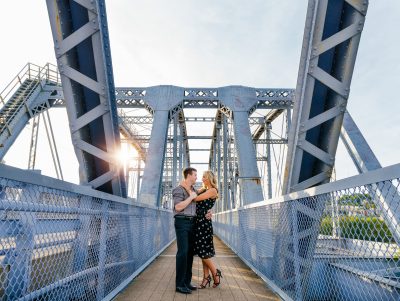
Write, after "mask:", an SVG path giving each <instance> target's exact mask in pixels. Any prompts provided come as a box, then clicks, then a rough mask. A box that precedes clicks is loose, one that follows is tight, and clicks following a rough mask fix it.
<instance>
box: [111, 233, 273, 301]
mask: <svg viewBox="0 0 400 301" xmlns="http://www.w3.org/2000/svg"><path fill="white" fill-rule="evenodd" d="M214 245H215V248H216V254H217V256H216V257H214V259H215V263H216V265H217V267H218V268H220V269H221V270H222V276H223V278H222V279H221V284H220V286H219V287H217V288H212V287H210V288H208V287H207V288H206V289H202V290H199V289H198V290H196V291H193V293H192V294H190V295H184V294H180V293H176V292H175V254H176V242H174V243H173V244H171V246H169V247H168V248H167V249H166V250H165V251H164V252H163V253H162V254H161V255H160V256H159V257H158V258H157V259H156V260H154V262H153V263H152V264H150V266H148V267H147V268H146V269H145V270H144V271H143V272H142V273H141V274H140V275H139V276H138V277H136V278H135V279H134V280H133V281H132V282H131V283H130V284H129V285H128V286H127V287H126V288H125V289H124V290H123V291H122V292H121V293H120V294H119V295H117V296H116V297H115V299H114V300H117V301H128V300H129V301H131V300H140V301H142V300H143V301H144V300H146V301H147V300H151V301H155V300H163V301H164V300H177V301H184V300H187V301H190V300H199V301H201V300H213V301H222V300H229V301H231V300H240V301H242V300H247V301H250V300H251V301H253V300H254V301H255V300H281V299H280V298H279V296H278V295H276V294H275V293H273V292H272V291H271V290H270V289H269V288H268V287H267V286H266V284H265V283H264V282H263V281H262V279H261V278H259V277H258V276H257V275H256V274H255V273H254V272H253V271H252V270H251V269H250V268H249V267H247V265H245V264H244V263H243V261H241V260H240V258H239V257H237V256H236V255H235V254H234V253H233V252H232V251H231V250H230V249H229V248H228V247H227V246H226V245H225V244H224V243H223V242H222V241H221V240H220V239H218V238H217V237H214ZM202 271H203V269H202V265H201V260H200V259H199V258H198V257H197V256H196V257H195V258H194V262H193V278H192V283H193V284H196V285H198V284H199V283H200V282H201V279H202V276H203V275H202V274H203V272H202ZM211 286H212V283H211Z"/></svg>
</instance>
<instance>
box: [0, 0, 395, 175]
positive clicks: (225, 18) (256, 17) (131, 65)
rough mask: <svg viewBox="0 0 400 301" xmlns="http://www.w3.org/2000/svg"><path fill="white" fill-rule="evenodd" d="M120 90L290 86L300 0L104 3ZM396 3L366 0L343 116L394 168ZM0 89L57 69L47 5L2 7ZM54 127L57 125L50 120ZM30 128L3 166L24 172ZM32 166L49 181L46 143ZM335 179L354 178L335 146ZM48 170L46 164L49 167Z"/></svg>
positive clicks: (70, 165)
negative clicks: (29, 70) (34, 67)
mask: <svg viewBox="0 0 400 301" xmlns="http://www.w3.org/2000/svg"><path fill="white" fill-rule="evenodd" d="M106 5H107V16H108V25H109V31H110V42H111V53H112V59H113V70H114V79H115V84H116V86H117V87H127V86H128V87H147V86H154V85H160V84H164V85H169V84H171V85H177V86H182V87H221V86H226V85H244V86H250V87H259V88H295V86H296V82H297V75H298V66H299V60H300V51H301V46H302V39H303V31H304V22H305V15H306V9H307V1H306V0H297V1H290V0H280V1H272V0H246V1H244V0H243V1H239V0H229V1H228V0H220V1H211V0H204V1H195V0H170V1H165V0H164V1H163V0H157V1H156V0H154V1H152V0H149V1H137V0H129V1H128V0H126V1H123V0H120V1H118V0H114V1H107V3H106ZM399 14H400V1H398V0H379V1H370V4H369V9H368V13H367V18H366V22H365V27H364V31H363V33H362V37H361V42H360V47H359V51H358V56H357V60H356V64H355V70H354V73H353V80H352V85H351V91H350V98H349V103H348V107H347V108H348V111H349V112H350V114H351V115H352V117H353V119H354V120H355V122H356V123H357V125H358V126H359V128H360V129H361V131H362V133H363V135H364V137H365V138H366V140H367V141H368V143H369V144H370V146H371V148H372V150H373V151H374V152H375V155H376V156H377V158H378V159H379V161H380V162H381V164H382V165H383V166H388V165H392V164H396V163H399V155H398V150H399V149H400V122H399V117H398V114H399V112H400V101H399V96H398V94H397V92H395V91H396V87H399V86H400V59H399V54H398V53H399V49H400V47H399V44H400V38H399V37H400V34H399V28H400V18H398V16H399ZM0 36H1V50H0V91H1V90H3V88H4V87H5V86H6V85H7V84H8V83H9V82H10V80H11V79H12V78H13V77H14V76H15V75H16V74H17V73H18V72H19V70H20V69H21V68H22V67H23V66H24V65H25V64H26V63H27V62H32V63H35V64H38V65H44V64H45V63H46V62H50V63H53V64H55V63H56V60H55V56H54V49H53V41H52V35H51V29H50V24H49V19H48V14H47V7H46V1H1V2H0ZM51 116H52V120H53V126H54V131H55V133H56V137H55V139H56V142H57V145H58V150H59V153H60V157H61V158H62V163H61V165H62V167H63V170H64V174H65V175H64V176H65V179H66V180H68V181H70V182H75V183H77V181H78V172H77V168H78V167H77V163H76V160H74V158H73V157H72V159H71V154H73V148H72V144H71V141H70V138H69V129H68V125H67V118H66V114H65V111H64V110H63V109H57V110H55V109H54V110H51ZM56 121H57V122H56ZM29 141H30V129H29V127H27V129H26V130H24V132H23V133H22V134H21V137H20V138H18V140H17V142H16V143H15V144H14V145H13V147H12V148H11V150H10V151H9V153H8V154H7V156H6V157H5V161H6V163H7V164H10V165H13V166H16V167H20V168H26V167H27V162H28V153H29ZM39 152H40V155H39V156H38V163H37V165H38V168H39V169H42V170H43V173H44V174H48V175H53V174H54V173H53V172H52V167H51V166H49V162H51V161H50V159H49V156H50V155H49V154H50V153H49V151H48V146H47V143H45V138H44V137H43V139H41V141H40V143H39ZM336 163H337V167H336V169H337V175H338V178H343V177H347V176H351V175H354V174H356V171H355V169H354V168H352V167H350V166H351V165H352V163H351V161H350V159H349V157H348V155H347V154H346V151H345V150H344V149H343V146H342V145H341V144H339V148H338V153H337V156H336ZM50 165H51V164H50Z"/></svg>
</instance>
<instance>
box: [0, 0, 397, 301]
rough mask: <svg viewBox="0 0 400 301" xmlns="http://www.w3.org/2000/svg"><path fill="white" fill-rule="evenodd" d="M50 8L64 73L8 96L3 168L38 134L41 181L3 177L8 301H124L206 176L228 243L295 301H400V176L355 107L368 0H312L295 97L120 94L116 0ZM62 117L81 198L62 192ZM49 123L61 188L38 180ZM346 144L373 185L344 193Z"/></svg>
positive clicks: (242, 92)
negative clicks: (111, 26)
mask: <svg viewBox="0 0 400 301" xmlns="http://www.w3.org/2000/svg"><path fill="white" fill-rule="evenodd" d="M47 7H48V12H49V19H50V26H51V29H52V33H53V39H54V49H55V53H56V58H57V67H56V66H53V65H51V64H47V65H45V66H36V65H34V64H27V65H26V66H25V67H24V68H23V69H22V70H21V72H20V73H19V74H18V75H17V76H16V77H15V78H14V79H13V80H12V81H11V83H10V84H9V85H8V86H7V87H6V88H5V89H4V90H3V92H1V93H0V101H1V104H0V105H1V108H0V144H1V148H0V158H2V159H3V158H4V156H5V154H6V153H7V152H8V151H9V150H10V148H11V147H12V145H13V143H14V142H15V140H16V138H17V137H18V135H19V134H20V133H21V131H22V130H23V129H24V128H25V127H26V126H27V124H28V122H29V121H31V127H32V135H31V137H32V139H31V144H30V156H29V163H28V170H21V169H17V168H15V167H11V166H7V165H4V164H2V165H1V167H0V187H1V189H0V206H1V208H0V214H1V219H0V235H1V237H0V238H1V240H0V252H1V261H0V263H1V264H0V296H1V299H4V300H111V299H112V298H113V297H114V296H115V295H116V294H118V293H119V292H120V291H121V290H122V289H123V288H124V287H125V286H126V285H127V284H128V283H129V282H130V281H131V280H132V279H133V278H134V277H136V276H137V275H138V274H139V273H140V272H141V271H142V270H143V269H144V268H146V266H148V265H149V264H150V262H151V261H152V260H153V259H154V258H155V257H157V256H158V255H159V254H160V253H161V252H162V251H163V250H164V249H165V248H166V247H167V246H168V245H169V244H170V243H171V242H172V241H173V240H174V238H175V237H174V230H173V223H172V221H173V218H172V211H171V207H172V205H171V189H172V188H173V187H174V186H176V185H177V184H178V183H179V181H180V180H181V174H180V171H181V170H182V169H183V168H185V167H187V166H189V165H194V166H196V165H200V164H203V165H204V166H205V168H208V169H211V170H213V171H214V172H215V173H216V174H217V176H218V180H219V191H220V201H219V202H218V205H217V206H216V208H215V212H214V226H215V232H216V235H218V236H219V237H220V238H221V239H222V240H223V241H224V242H225V243H226V244H227V245H229V246H230V247H231V248H232V250H234V252H235V253H237V254H238V255H239V256H240V257H241V259H242V260H243V261H245V262H246V264H248V265H249V266H250V267H251V268H252V269H253V270H254V271H255V272H256V273H257V274H258V275H260V276H261V277H262V278H263V280H264V281H265V282H266V283H267V284H268V285H269V286H270V287H272V288H273V290H274V291H275V292H276V293H277V294H279V295H280V296H281V297H282V298H283V299H285V300H367V299H374V300H399V299H400V264H399V256H400V226H399V219H400V206H399V201H400V199H399V190H400V188H399V184H400V181H399V179H400V165H399V164H396V165H393V166H390V167H386V168H382V167H381V165H380V164H379V161H378V159H377V158H376V157H375V156H374V154H373V152H372V150H371V149H370V148H369V146H368V144H367V142H366V141H365V139H364V137H363V135H362V133H361V132H360V130H359V129H358V128H357V126H356V124H355V123H354V121H353V120H352V118H351V116H350V114H349V113H348V112H347V110H346V106H347V102H348V100H349V91H350V84H351V79H352V73H353V70H354V65H355V60H356V55H357V50H358V44H359V41H360V38H361V32H362V30H363V25H364V21H365V16H366V12H367V7H368V1H357V0H309V3H308V11H307V17H306V24H305V30H304V38H303V48H302V53H301V60H300V67H299V74H298V81H297V86H296V87H295V89H286V88H285V89H269V88H251V87H244V86H226V87H219V88H184V87H176V86H168V85H165V86H153V87H141V88H140V87H124V88H116V87H115V86H114V81H113V70H112V63H111V53H110V45H109V37H108V28H107V14H106V9H105V3H104V0H96V1H86V0H71V1H58V0H57V1H50V0H47ZM57 107H63V108H66V111H67V114H68V120H69V129H70V134H71V137H72V143H73V147H74V150H75V155H76V157H77V160H78V163H79V177H80V184H81V185H75V184H71V183H68V182H64V181H63V180H62V178H63V174H62V169H61V166H60V160H59V157H58V155H57V149H56V145H55V141H54V135H53V132H52V127H51V122H50V117H49V115H48V112H49V110H50V109H51V110H54V109H55V108H57ZM133 109H134V110H133ZM202 109H203V110H202ZM132 112H133V113H132ZM185 114H186V115H185ZM210 114H211V115H210ZM40 118H42V120H43V122H44V124H45V128H46V132H47V135H48V137H49V142H50V144H51V145H52V155H53V162H54V165H55V167H56V170H57V176H58V178H59V179H54V178H49V177H46V176H42V175H40V174H38V173H37V172H35V171H34V169H35V153H36V147H37V138H38V129H39V124H40V122H39V120H40ZM193 124H194V129H195V130H194V132H195V133H196V134H195V135H189V134H188V133H189V132H190V131H189V127H191V126H192V125H193ZM206 124H208V126H209V128H210V131H209V132H208V131H207V130H206V127H205V125H206ZM339 137H340V138H341V139H342V141H343V142H344V145H345V146H346V149H347V150H348V152H349V154H350V156H351V158H352V160H353V162H354V164H355V166H356V168H357V170H358V171H359V173H360V175H358V176H354V177H351V178H347V179H344V180H339V181H334V179H333V178H332V173H333V168H334V163H335V156H336V149H337V145H338V140H339ZM192 140H193V141H197V142H198V144H196V145H199V146H198V147H190V146H191V145H192ZM199 141H200V142H199ZM122 144H123V145H125V146H126V145H129V148H130V149H132V150H134V151H132V152H133V153H135V156H134V158H133V159H132V158H131V159H132V160H130V161H129V163H127V164H126V165H125V166H123V165H122V164H121V163H120V162H119V161H117V160H116V156H115V154H116V153H117V152H118V151H119V150H120V149H121V145H122ZM198 152H200V153H202V154H204V153H206V154H208V158H206V161H203V162H196V161H195V159H197V158H198V157H201V156H199V155H195V154H196V153H198ZM203 157H204V156H203ZM276 158H278V159H276ZM273 163H275V165H274V164H273Z"/></svg>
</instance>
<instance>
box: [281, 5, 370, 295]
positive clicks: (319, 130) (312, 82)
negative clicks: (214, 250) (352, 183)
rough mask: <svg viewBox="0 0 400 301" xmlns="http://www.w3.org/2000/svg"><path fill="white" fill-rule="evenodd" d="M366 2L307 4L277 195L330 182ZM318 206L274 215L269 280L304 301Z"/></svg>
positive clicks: (319, 211)
mask: <svg viewBox="0 0 400 301" xmlns="http://www.w3.org/2000/svg"><path fill="white" fill-rule="evenodd" d="M367 7H368V1H367V0H362V1H359V0H310V1H309V4H308V11H307V17H306V25H305V30H304V38H303V48H302V54H301V59H300V67H299V75H298V80H297V87H296V92H295V99H296V102H295V104H294V109H293V119H292V125H291V129H290V132H289V136H288V152H287V160H286V166H285V175H284V184H283V191H282V192H283V194H288V193H291V192H294V191H300V190H303V189H306V188H309V187H313V186H317V185H321V184H324V183H327V182H329V181H330V178H331V174H332V169H333V166H334V161H335V155H336V149H337V144H338V140H339V134H340V129H341V126H342V121H343V114H344V112H345V110H346V105H347V99H348V97H349V91H350V83H351V78H352V74H353V69H354V64H355V60H356V55H357V50H358V45H359V42H360V37H361V32H362V29H363V24H364V20H365V15H366V11H367ZM322 211H323V206H321V205H320V203H314V202H311V203H310V204H309V205H307V206H306V205H302V204H291V205H289V206H287V208H286V209H284V210H282V211H281V212H280V220H287V221H288V223H287V224H282V225H280V227H279V229H278V232H277V233H279V235H278V236H277V242H276V245H275V249H274V258H276V259H275V261H274V268H273V271H274V272H273V277H274V279H275V281H276V282H278V283H279V284H280V285H282V287H284V289H287V290H289V291H292V294H293V295H294V296H295V297H296V300H304V299H305V296H306V293H307V289H308V285H309V279H310V273H311V268H312V266H311V265H310V258H311V257H313V256H314V251H315V246H316V241H317V237H318V232H319V226H320V220H321V217H322Z"/></svg>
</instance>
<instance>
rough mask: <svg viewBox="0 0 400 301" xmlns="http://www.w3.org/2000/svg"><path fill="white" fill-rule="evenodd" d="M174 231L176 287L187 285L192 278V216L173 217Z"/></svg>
mask: <svg viewBox="0 0 400 301" xmlns="http://www.w3.org/2000/svg"><path fill="white" fill-rule="evenodd" d="M175 233H176V242H177V245H178V251H177V253H176V282H175V283H176V287H188V286H189V285H190V282H191V280H192V265H193V244H194V218H192V219H191V220H189V219H182V218H175Z"/></svg>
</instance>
